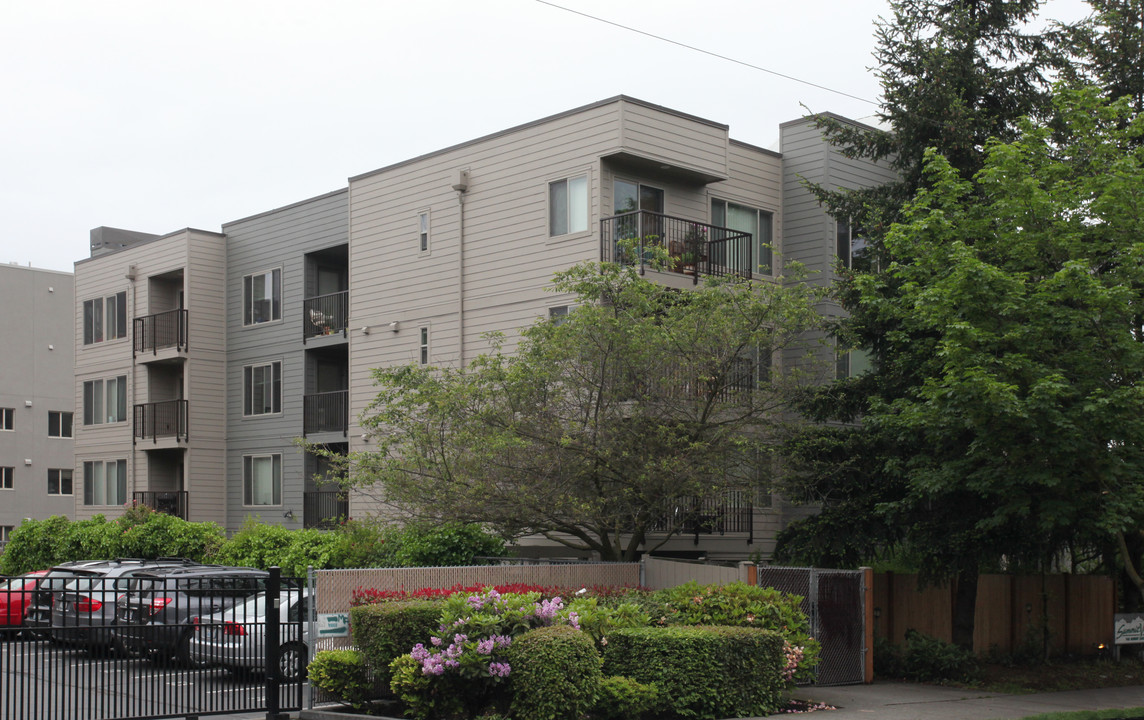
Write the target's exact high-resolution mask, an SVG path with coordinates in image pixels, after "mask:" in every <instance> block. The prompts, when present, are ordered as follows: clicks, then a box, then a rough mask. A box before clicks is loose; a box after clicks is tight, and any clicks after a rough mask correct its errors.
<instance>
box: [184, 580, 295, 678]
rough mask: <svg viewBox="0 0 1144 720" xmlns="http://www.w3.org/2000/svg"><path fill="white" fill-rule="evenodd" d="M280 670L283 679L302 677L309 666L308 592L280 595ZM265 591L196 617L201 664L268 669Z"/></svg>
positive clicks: (194, 641) (193, 649) (193, 648)
mask: <svg viewBox="0 0 1144 720" xmlns="http://www.w3.org/2000/svg"><path fill="white" fill-rule="evenodd" d="M278 600H279V605H278V617H279V621H280V622H281V626H280V628H281V630H280V632H279V645H278V646H279V650H280V652H279V663H278V671H279V674H280V676H281V678H282V679H283V680H288V681H298V680H301V679H302V678H303V677H304V676H305V674H306V666H307V665H309V664H310V645H311V642H310V625H309V623H308V622H306V621H307V620H308V617H309V614H308V613H309V604H310V598H309V593H308V592H307V591H306V590H305V589H298V588H290V589H287V590H283V591H281V592H280V593H279V596H278ZM266 606H267V596H266V593H259V594H258V595H255V596H254V597H252V598H250V599H249V600H247V601H246V602H244V603H242V604H241V605H235V606H234V607H233V608H231V609H230V610H227V611H225V612H221V613H215V614H213V615H204V616H202V617H198V618H192V624H194V625H195V632H194V635H192V636H191V640H190V656H191V659H192V661H193V662H195V663H197V664H202V665H219V666H222V667H224V668H226V669H227V670H229V671H231V672H233V673H243V672H250V671H255V670H262V669H264V668H265V667H266V617H267V612H266Z"/></svg>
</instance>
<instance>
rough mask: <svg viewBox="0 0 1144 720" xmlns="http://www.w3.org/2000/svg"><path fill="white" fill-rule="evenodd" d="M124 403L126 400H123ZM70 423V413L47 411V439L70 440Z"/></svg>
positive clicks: (71, 419)
mask: <svg viewBox="0 0 1144 720" xmlns="http://www.w3.org/2000/svg"><path fill="white" fill-rule="evenodd" d="M124 403H126V398H124ZM72 422H73V415H72V413H70V412H66V411H63V410H49V411H48V437H53V438H70V437H72V435H73V433H72Z"/></svg>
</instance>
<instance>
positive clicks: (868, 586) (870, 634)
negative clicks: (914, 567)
mask: <svg viewBox="0 0 1144 720" xmlns="http://www.w3.org/2000/svg"><path fill="white" fill-rule="evenodd" d="M858 569H859V570H861V571H862V610H863V612H862V626H863V632H862V657H863V660H864V666H863V669H862V682H864V683H866V684H867V685H869V684H870V683H872V682H874V568H869V567H860V568H858Z"/></svg>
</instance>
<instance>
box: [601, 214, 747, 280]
mask: <svg viewBox="0 0 1144 720" xmlns="http://www.w3.org/2000/svg"><path fill="white" fill-rule="evenodd" d="M624 241H630V242H631V246H629V247H625V245H624ZM652 246H655V247H662V248H664V249H665V250H667V255H668V258H669V260H668V263H667V265H666V266H665V267H664V268H663V269H664V270H665V271H667V272H676V273H680V274H682V275H686V276H689V277H691V278H692V280H693V282H696V283H698V282H699V277H700V276H703V275H707V276H714V277H719V276H724V275H733V276H739V277H751V273H752V272H753V271H754V265H753V262H754V260H753V258H752V248H751V246H752V240H751V233H748V232H739V231H738V230H731V229H730V228H724V227H718V226H715V225H708V224H707V223H702V222H696V221H694V220H687V219H685V218H677V217H672V216H670V215H663V214H661V213H655V212H650V211H647V210H637V211H635V212H629V213H624V214H623V215H615V216H613V217H608V218H604V219H603V220H601V221H600V259H601V260H603V261H605V262H622V263H631V264H635V265H639V266H640V271H641V272H642V271H643V269H644V268H645V267H646V266H647V265H648V263H649V259H650V257H649V253H647V252H646V251H645V248H648V247H652Z"/></svg>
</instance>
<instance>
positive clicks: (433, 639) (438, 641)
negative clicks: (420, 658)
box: [429, 637, 441, 647]
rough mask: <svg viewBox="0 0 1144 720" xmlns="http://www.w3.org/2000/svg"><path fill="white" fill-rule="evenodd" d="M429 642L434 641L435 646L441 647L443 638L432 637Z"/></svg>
mask: <svg viewBox="0 0 1144 720" xmlns="http://www.w3.org/2000/svg"><path fill="white" fill-rule="evenodd" d="M429 642H431V643H433V647H441V638H439V637H431V638H429Z"/></svg>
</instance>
